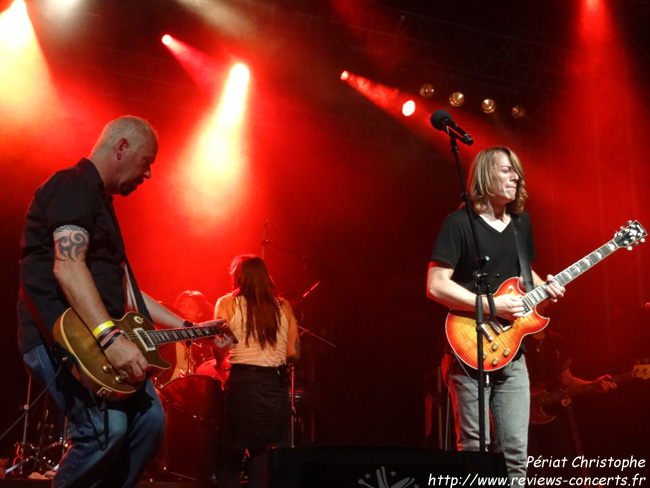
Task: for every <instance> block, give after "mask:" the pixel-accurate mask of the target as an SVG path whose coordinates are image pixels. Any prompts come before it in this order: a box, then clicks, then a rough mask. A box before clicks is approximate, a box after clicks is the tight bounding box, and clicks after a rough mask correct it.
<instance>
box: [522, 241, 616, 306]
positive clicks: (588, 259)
mask: <svg viewBox="0 0 650 488" xmlns="http://www.w3.org/2000/svg"><path fill="white" fill-rule="evenodd" d="M617 249H618V247H617V246H616V244H615V243H614V240H613V239H612V240H611V241H609V242H608V243H606V244H604V245H602V246H600V247H599V248H598V249H596V250H595V251H594V252H592V253H591V254H588V255H587V256H585V257H584V258H582V259H581V260H580V261H577V262H576V263H574V264H572V265H571V266H569V267H568V268H567V269H565V270H564V271H561V272H560V273H558V274H556V275H555V277H554V278H553V282H554V283H558V284H560V285H562V286H564V285H566V284H567V283H569V282H571V281H573V280H575V279H576V278H577V277H578V276H580V275H581V274H582V273H584V272H585V271H587V270H588V269H590V268H591V267H592V266H594V265H596V264H597V263H599V262H600V261H602V260H603V259H605V258H606V257H607V256H609V255H610V254H612V253H613V252H614V251H616V250H617ZM547 298H548V293H546V284H544V285H542V286H538V287H537V288H535V289H534V290H532V291H530V292H528V293H526V294H525V295H524V296H523V297H522V300H523V302H524V308H525V309H526V312H528V311H530V310H532V309H533V307H535V306H536V305H538V304H540V303H542V302H543V301H544V300H546V299H547Z"/></svg>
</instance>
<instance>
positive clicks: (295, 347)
mask: <svg viewBox="0 0 650 488" xmlns="http://www.w3.org/2000/svg"><path fill="white" fill-rule="evenodd" d="M230 276H231V278H232V286H233V291H232V292H231V293H229V294H228V295H225V296H223V297H221V298H220V299H219V300H218V301H217V305H216V308H215V317H218V318H224V319H226V320H227V321H228V324H229V326H230V329H231V330H232V332H233V333H234V334H235V337H237V340H238V341H239V343H238V344H237V345H236V347H235V348H234V349H233V350H232V351H231V353H230V363H231V370H230V377H229V379H228V381H227V382H226V387H225V396H224V402H223V406H222V414H221V421H220V424H219V445H220V453H219V459H218V461H219V463H220V468H219V486H220V487H222V488H239V478H240V473H241V466H242V459H243V457H244V454H245V452H246V451H248V455H249V462H248V486H249V487H250V488H258V487H262V486H265V483H266V479H265V478H266V476H265V473H264V466H265V455H264V454H265V452H266V449H267V448H268V447H272V446H285V445H287V444H288V433H289V422H290V411H289V409H290V405H289V395H288V389H287V382H286V363H287V360H288V359H290V360H295V359H298V357H299V355H300V339H299V336H298V323H297V321H296V317H295V315H294V314H293V310H292V309H291V305H290V304H289V302H288V301H287V300H284V299H282V298H280V297H279V296H278V295H277V292H276V289H275V285H274V283H273V280H272V279H271V276H270V275H269V272H268V269H267V268H266V265H265V264H264V261H262V259H261V258H259V257H257V256H255V255H252V254H244V255H241V256H237V257H235V259H234V260H233V262H232V265H231V267H230Z"/></svg>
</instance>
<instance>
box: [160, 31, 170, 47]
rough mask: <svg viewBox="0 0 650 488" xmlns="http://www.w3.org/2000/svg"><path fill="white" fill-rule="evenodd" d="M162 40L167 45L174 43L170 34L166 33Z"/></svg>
mask: <svg viewBox="0 0 650 488" xmlns="http://www.w3.org/2000/svg"><path fill="white" fill-rule="evenodd" d="M161 41H162V43H163V44H164V45H165V46H170V45H171V43H172V36H170V35H169V34H165V35H164V36H162V39H161Z"/></svg>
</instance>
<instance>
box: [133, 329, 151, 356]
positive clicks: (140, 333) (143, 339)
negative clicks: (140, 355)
mask: <svg viewBox="0 0 650 488" xmlns="http://www.w3.org/2000/svg"><path fill="white" fill-rule="evenodd" d="M133 333H134V334H135V336H136V337H137V338H138V340H139V341H140V344H141V345H142V349H143V350H144V351H146V352H151V351H155V350H156V346H155V345H154V343H153V341H152V340H151V338H150V337H149V336H148V335H147V331H146V330H144V329H143V328H141V327H139V328H137V329H133Z"/></svg>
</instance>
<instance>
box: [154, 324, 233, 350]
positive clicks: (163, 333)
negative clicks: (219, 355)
mask: <svg viewBox="0 0 650 488" xmlns="http://www.w3.org/2000/svg"><path fill="white" fill-rule="evenodd" d="M146 335H147V337H148V338H149V340H151V342H152V343H153V345H154V346H156V347H157V346H160V345H162V344H171V343H172V342H181V341H192V340H196V339H203V338H206V337H214V336H220V335H223V331H222V330H221V329H220V328H219V327H217V326H216V325H206V326H203V327H187V328H182V329H181V328H176V329H162V330H151V331H146Z"/></svg>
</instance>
